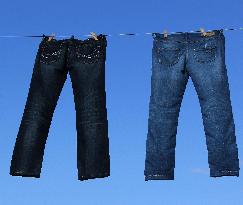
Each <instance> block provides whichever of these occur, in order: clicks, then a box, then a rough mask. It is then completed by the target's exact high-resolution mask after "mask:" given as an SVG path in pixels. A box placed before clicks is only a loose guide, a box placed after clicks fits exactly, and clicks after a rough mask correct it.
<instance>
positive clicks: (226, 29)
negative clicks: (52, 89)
mask: <svg viewBox="0 0 243 205" xmlns="http://www.w3.org/2000/svg"><path fill="white" fill-rule="evenodd" d="M218 30H223V31H239V30H241V31H243V27H240V28H223V29H218ZM211 31H215V29H214V30H205V32H211ZM187 32H188V33H197V32H202V31H201V30H190V31H187ZM153 33H161V34H163V33H164V32H146V33H117V34H103V35H105V36H138V35H152V34H153ZM167 33H168V35H169V34H179V33H185V32H183V31H172V32H171V31H169V32H167ZM43 36H47V37H50V36H52V35H44V34H43V35H0V38H25V37H27V38H42V37H43ZM70 36H71V35H55V38H68V37H70ZM76 36H92V35H91V34H83V35H76Z"/></svg>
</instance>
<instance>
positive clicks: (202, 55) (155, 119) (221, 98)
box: [144, 30, 239, 181]
mask: <svg viewBox="0 0 243 205" xmlns="http://www.w3.org/2000/svg"><path fill="white" fill-rule="evenodd" d="M153 37H154V41H153V50H152V77H151V96H150V103H149V119H148V134H147V141H146V159H145V170H144V175H145V181H147V180H156V179H158V180H173V179H174V168H175V146H176V134H177V125H178V116H179V111H180V106H181V102H182V98H183V95H184V91H185V88H186V84H187V82H188V79H189V76H190V77H191V79H192V82H193V85H194V87H195V89H196V92H197V95H198V97H199V102H200V107H201V112H202V118H203V125H204V131H205V135H206V143H207V150H208V163H209V168H210V177H221V176H239V159H238V148H237V144H236V136H235V125H234V120H233V114H232V107H231V100H230V91H229V84H228V77H227V69H226V65H225V37H224V35H223V32H222V30H216V31H215V35H212V36H202V35H201V33H181V34H171V35H168V37H167V38H166V37H164V36H163V34H159V33H154V34H153Z"/></svg>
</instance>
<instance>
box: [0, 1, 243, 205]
mask: <svg viewBox="0 0 243 205" xmlns="http://www.w3.org/2000/svg"><path fill="white" fill-rule="evenodd" d="M242 8H243V2H242V1H240V0H235V1H226V0H215V1H212V0H204V1H195V0H184V1H179V0H173V1H158V0H156V1H155V0H150V1H131V0H123V1H111V0H107V1H97V0H93V1H89V2H88V1H73V0H69V1H47V0H42V1H38V2H35V1H16V0H13V1H11V2H10V1H7V0H2V1H1V6H0V13H1V18H0V25H1V27H0V35H31V34H33V35H39V34H43V33H44V34H51V33H53V32H54V33H56V34H57V35H75V36H76V37H78V38H81V39H85V38H86V37H84V36H81V35H82V34H88V33H89V32H90V31H95V32H96V33H110V34H117V33H125V32H128V33H131V32H132V33H133V32H138V33H145V32H160V31H163V30H164V29H167V30H168V31H188V30H198V29H199V28H200V27H204V28H205V29H220V28H227V27H235V28H238V27H243V22H242V21H241V20H242V19H243V12H242ZM225 37H226V64H227V69H228V77H229V85H230V92H231V101H232V106H233V114H234V120H235V125H236V136H237V144H238V148H239V159H240V165H241V166H243V163H242V162H243V146H242V142H243V139H242V135H243V126H242V119H243V95H242V91H241V90H242V88H243V80H242V76H243V69H242V65H243V58H242V55H243V31H228V32H225ZM39 43H40V39H38V38H0V45H1V46H0V72H1V81H0V108H1V109H0V113H1V115H0V124H1V135H0V204H5V205H9V204H16V203H18V204H25V205H28V204H33V203H34V204H36V205H42V204H59V205H62V204H77V203H79V204H80V203H82V204H86V205H132V204H133V205H134V204H139V205H145V204H149V203H154V204H170V205H181V204H183V205H185V204H186V205H194V204H197V205H203V204H207V205H208V204H214V205H215V204H220V205H224V204H227V205H238V204H242V203H243V197H242V195H243V180H242V176H241V173H240V177H238V178H237V177H222V178H216V179H215V178H210V177H209V170H208V161H207V157H208V155H207V149H206V141H205V135H204V129H203V124H202V117H201V112H200V106H199V102H198V97H197V94H196V92H195V88H194V86H193V84H192V81H191V80H189V82H188V84H187V88H186V92H185V95H184V98H183V102H182V107H181V111H180V117H179V125H178V134H177V144H176V169H175V180H174V181H148V182H145V181H144V175H143V170H144V160H145V142H146V135H147V120H148V104H149V96H150V77H151V48H152V37H151V36H149V35H140V36H136V37H134V36H128V37H125V36H122V37H121V36H116V35H115V36H113V37H108V47H107V62H106V92H107V110H108V120H109V139H110V156H111V176H110V177H108V178H104V179H95V180H88V181H78V180H77V168H76V127H75V109H74V100H73V93H72V87H71V81H70V77H68V79H67V81H66V82H65V85H64V88H63V90H62V93H61V96H60V98H59V101H58V105H57V107H56V110H55V113H54V117H53V121H52V125H51V128H50V131H49V136H48V140H47V144H46V149H45V155H44V161H43V166H42V173H41V178H40V179H34V178H21V177H12V176H10V175H9V166H10V160H11V156H12V150H13V147H14V143H15V140H16V135H17V132H18V128H19V124H20V120H21V118H22V114H23V110H24V105H25V102H26V98H27V94H28V89H29V84H30V78H31V75H32V70H33V64H34V58H35V55H36V52H37V48H38V45H39Z"/></svg>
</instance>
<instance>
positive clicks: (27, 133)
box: [10, 34, 110, 180]
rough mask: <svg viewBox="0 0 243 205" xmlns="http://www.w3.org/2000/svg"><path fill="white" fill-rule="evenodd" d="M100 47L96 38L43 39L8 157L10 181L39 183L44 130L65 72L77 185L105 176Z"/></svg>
mask: <svg viewBox="0 0 243 205" xmlns="http://www.w3.org/2000/svg"><path fill="white" fill-rule="evenodd" d="M106 46H107V40H106V37H105V35H102V34H100V35H99V36H98V40H95V39H93V38H88V39H86V40H78V39H75V38H74V37H73V36H72V38H70V39H62V40H56V39H52V40H51V41H48V37H44V38H43V40H42V42H41V43H40V45H39V49H38V52H37V55H36V60H35V64H34V69H33V74H32V78H31V84H30V88H29V93H28V98H27V102H26V105H25V110H24V113H23V117H22V121H21V124H20V127H19V132H18V135H17V140H16V143H15V148H14V151H13V156H12V161H11V167H10V174H11V175H13V176H25V177H36V178H39V177H40V173H41V167H42V161H43V155H44V148H45V143H46V139H47V136H48V132H49V127H50V125H51V120H52V116H53V113H54V110H55V107H56V104H57V101H58V98H59V95H60V93H61V90H62V87H63V85H64V82H65V80H66V78H67V74H68V72H69V74H70V78H71V82H72V88H73V94H74V102H75V110H76V129H77V168H78V179H79V180H87V179H92V178H103V177H107V176H109V175H110V156H109V139H108V120H107V110H106V92H105V60H106ZM66 123H68V120H67V122H66Z"/></svg>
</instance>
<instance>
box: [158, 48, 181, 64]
mask: <svg viewBox="0 0 243 205" xmlns="http://www.w3.org/2000/svg"><path fill="white" fill-rule="evenodd" d="M155 53H156V55H157V56H156V57H157V60H158V63H160V64H162V65H165V66H167V67H170V66H173V65H175V64H176V63H178V61H179V59H180V54H181V49H180V48H175V47H160V48H156V49H155Z"/></svg>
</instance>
